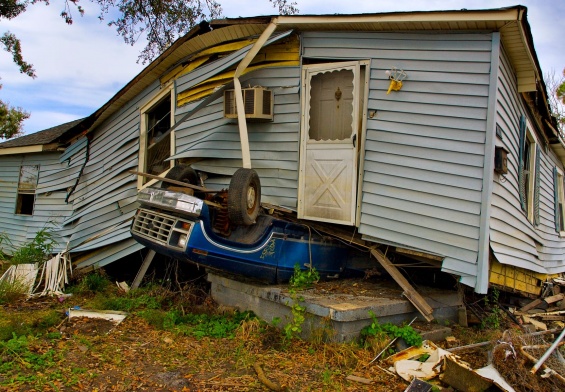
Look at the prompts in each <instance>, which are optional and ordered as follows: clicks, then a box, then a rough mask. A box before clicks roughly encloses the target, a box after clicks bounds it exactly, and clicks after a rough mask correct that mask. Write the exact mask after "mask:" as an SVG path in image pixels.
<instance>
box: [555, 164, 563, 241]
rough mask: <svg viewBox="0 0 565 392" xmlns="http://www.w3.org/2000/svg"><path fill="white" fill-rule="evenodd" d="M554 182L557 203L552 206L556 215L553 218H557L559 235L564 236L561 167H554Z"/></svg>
mask: <svg viewBox="0 0 565 392" xmlns="http://www.w3.org/2000/svg"><path fill="white" fill-rule="evenodd" d="M554 180H555V183H554V184H553V186H556V187H557V195H556V200H555V201H554V202H557V205H556V206H555V208H554V211H555V213H556V216H555V217H554V219H555V220H557V219H559V231H558V233H559V236H560V237H565V227H564V226H565V174H564V172H563V170H562V169H560V168H558V167H555V178H554Z"/></svg>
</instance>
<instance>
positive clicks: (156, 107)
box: [0, 6, 565, 293]
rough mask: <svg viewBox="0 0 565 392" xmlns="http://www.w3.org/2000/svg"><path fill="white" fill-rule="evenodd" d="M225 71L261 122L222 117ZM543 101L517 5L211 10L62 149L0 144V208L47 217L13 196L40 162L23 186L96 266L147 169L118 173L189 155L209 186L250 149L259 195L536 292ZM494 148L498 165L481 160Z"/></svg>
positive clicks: (556, 245) (456, 270)
mask: <svg viewBox="0 0 565 392" xmlns="http://www.w3.org/2000/svg"><path fill="white" fill-rule="evenodd" d="M242 64H244V65H242ZM238 66H239V68H238ZM401 71H402V72H403V74H402V76H401V78H403V81H402V82H403V85H402V88H401V89H400V90H398V91H394V90H391V91H389V88H390V83H391V81H390V75H391V74H392V75H395V72H401ZM234 77H236V78H237V79H238V80H239V81H240V82H241V84H242V85H243V86H244V87H248V88H250V89H249V90H246V91H248V92H249V94H260V93H259V91H263V89H267V90H268V93H267V94H268V95H269V96H270V99H267V101H266V102H268V103H269V105H268V107H267V106H264V107H262V108H261V109H260V114H261V115H265V114H269V113H267V112H268V111H269V110H272V120H270V121H255V122H254V121H252V120H250V121H249V122H248V123H247V124H246V127H245V128H244V129H242V128H241V122H240V126H239V127H238V123H237V121H236V120H235V119H233V118H231V117H233V116H231V117H230V116H226V115H225V114H226V110H227V111H228V112H230V110H232V109H233V108H232V106H231V105H233V103H232V102H231V101H230V100H229V99H228V98H229V97H233V95H230V94H232V93H231V92H230V91H229V90H231V89H233V88H234V85H233V82H234ZM254 87H260V88H255V89H253V88H254ZM261 94H262V93H261ZM258 96H259V95H253V97H258ZM546 98H547V95H546V91H545V85H544V82H543V79H542V77H541V70H540V67H539V64H538V61H537V57H536V54H535V50H534V46H533V39H532V36H531V32H530V29H529V25H528V22H527V17H526V9H525V7H522V6H516V7H511V8H504V9H495V10H477V11H467V10H463V11H441V12H407V13H386V14H363V15H331V16H327V15H310V16H280V17H257V18H241V19H226V20H219V21H213V22H211V24H210V25H207V24H202V25H200V26H197V27H195V28H194V29H193V30H192V31H191V32H190V33H189V34H187V35H186V36H185V37H183V38H181V39H179V40H178V41H177V42H176V43H175V44H174V45H173V46H171V47H170V48H169V49H168V50H167V51H165V52H164V53H163V54H162V55H161V56H160V57H159V58H157V59H156V60H155V61H154V62H152V63H151V64H150V65H149V66H148V67H147V68H146V69H145V70H143V71H142V72H141V73H140V74H139V75H138V76H137V77H136V78H135V79H134V80H132V81H131V82H130V83H129V84H128V85H126V86H125V87H124V88H123V89H122V90H120V91H119V92H118V93H117V94H116V95H115V96H114V97H113V98H112V99H111V100H110V101H109V102H108V103H106V104H105V105H104V106H103V107H102V108H100V109H99V110H97V111H96V112H95V113H93V114H92V115H91V116H89V117H88V118H86V119H84V120H83V121H81V122H80V124H79V125H76V126H75V127H74V128H71V129H70V130H68V131H67V133H64V136H65V137H64V138H63V139H64V140H63V141H62V144H61V147H62V148H65V150H64V152H59V153H56V152H55V153H52V154H51V155H41V156H39V155H37V156H36V155H34V154H35V153H32V152H27V151H24V150H15V149H12V148H13V147H10V146H9V145H8V146H7V145H6V143H4V144H0V148H1V149H0V162H2V167H4V163H3V162H4V160H5V162H12V163H11V166H12V171H11V176H10V177H6V181H10V184H11V185H10V186H11V188H10V189H11V191H9V192H4V193H2V194H1V197H2V199H1V200H0V203H3V204H2V205H3V206H4V207H3V209H2V213H3V214H4V215H3V218H5V221H6V222H20V221H21V222H25V224H26V225H28V226H30V227H31V225H32V224H33V225H36V227H37V226H41V225H42V224H43V222H44V221H45V219H44V218H40V216H36V215H35V211H36V210H34V214H33V215H31V216H26V217H23V218H22V217H21V216H20V215H22V214H21V213H18V210H17V208H16V207H14V205H16V204H15V203H14V198H15V197H17V194H18V193H17V192H16V191H15V190H16V189H17V188H18V185H17V183H18V180H16V177H18V174H17V173H19V170H20V169H19V167H18V166H21V167H24V166H26V165H27V163H28V162H30V165H31V166H34V165H37V163H34V162H38V163H40V169H39V170H38V174H37V176H38V178H39V180H38V184H41V186H38V188H37V189H36V191H35V194H36V195H37V196H36V200H41V201H43V200H45V201H47V200H49V201H50V202H52V203H53V205H56V206H59V205H60V211H58V213H60V214H61V216H60V217H59V218H58V220H57V225H58V226H57V227H58V232H59V233H60V235H61V238H62V240H63V241H62V243H61V246H63V245H64V246H68V248H69V249H70V251H71V253H75V254H76V257H73V260H74V262H75V264H77V266H78V267H82V268H86V267H92V266H103V265H105V264H108V263H110V262H113V261H115V260H117V259H119V258H121V257H124V256H126V255H128V254H131V253H133V252H136V251H138V250H140V248H141V247H140V245H138V244H137V243H135V242H134V241H133V240H132V239H131V238H130V237H129V231H128V230H129V224H130V220H131V217H132V216H133V214H134V212H135V208H136V203H135V195H136V192H137V190H138V189H139V188H141V187H144V186H149V185H151V184H154V183H155V182H156V181H155V180H147V179H143V177H138V176H136V175H134V174H132V173H131V172H129V171H130V170H131V169H136V170H139V171H142V172H148V173H152V174H155V175H164V174H165V173H166V171H167V170H168V169H169V168H170V167H171V166H172V165H173V164H174V163H175V162H177V163H178V162H185V163H190V164H192V166H193V168H195V169H197V170H199V171H201V172H203V173H205V174H206V176H207V180H206V186H207V187H209V188H216V189H221V188H226V187H227V185H228V183H229V180H230V176H231V175H232V174H233V173H234V172H235V170H237V168H239V167H242V166H245V164H246V160H249V161H250V164H251V167H253V168H254V169H255V170H256V171H257V172H258V174H259V177H260V179H261V184H262V200H263V202H266V203H270V204H273V205H278V206H281V207H285V208H289V209H292V210H296V211H297V214H298V217H299V218H304V219H307V220H310V221H321V222H326V223H330V224H336V225H339V227H340V228H344V227H345V228H349V229H350V230H351V232H356V233H358V234H359V235H361V236H362V238H363V239H364V240H366V241H367V242H368V244H381V245H387V246H389V247H390V249H391V251H395V250H398V251H402V252H404V253H406V252H413V253H417V254H419V255H420V256H423V257H427V259H428V260H432V259H434V260H440V261H441V268H442V270H443V271H445V272H447V273H451V274H454V275H456V276H458V277H460V281H461V282H462V283H464V284H466V285H468V286H471V287H473V288H474V289H475V291H477V292H480V293H484V292H486V290H487V288H488V286H489V280H492V281H493V283H495V284H500V285H503V286H507V287H508V286H510V287H511V285H512V284H515V282H514V283H511V284H509V283H508V281H506V280H504V279H506V278H505V277H507V274H506V272H505V271H506V267H501V266H507V267H508V268H509V269H510V270H512V271H513V273H515V272H516V271H518V272H520V273H523V274H525V275H526V276H527V277H528V279H529V278H531V279H533V282H534V283H533V285H534V287H537V289H539V288H540V286H539V282H541V281H542V280H543V277H544V276H545V275H546V274H553V273H560V272H563V271H564V270H565V262H564V260H563V249H564V247H565V242H563V241H562V239H561V234H562V233H563V227H564V226H565V225H564V224H563V218H562V217H563V209H562V205H563V198H564V197H563V173H564V171H563V158H564V157H565V154H564V152H565V150H564V149H563V143H562V141H561V138H560V136H559V135H558V133H557V131H556V130H555V122H554V120H553V119H552V117H551V115H550V113H549V109H548V106H547V99H546ZM271 105H272V106H271ZM250 110H252V111H253V110H259V109H257V108H256V107H254V108H253V109H250ZM246 111H247V110H246ZM231 113H233V112H231ZM228 114H229V113H228ZM256 120H257V119H256ZM258 120H261V119H258ZM263 120H264V119H263ZM171 128H172V129H173V130H172V131H171V132H169V130H170V129H171ZM242 135H243V136H245V137H246V138H247V139H248V143H246V141H245V140H244V138H242ZM17 140H19V139H17ZM13 142H16V140H15V141H13ZM8 143H10V142H8ZM247 146H248V150H249V153H247V152H246V151H247V150H246V148H247ZM496 147H501V149H498V151H499V152H498V153H500V154H502V152H501V151H505V152H507V161H506V162H507V170H504V169H502V168H500V167H498V168H496V169H497V170H496V171H495V155H496V154H497V148H496ZM497 157H498V156H497ZM38 159H40V160H41V162H43V160H45V161H46V162H47V161H48V160H49V159H51V160H56V163H53V165H54V166H49V165H47V166H46V165H44V164H41V162H40V161H39V160H38ZM18 162H21V163H19V164H18ZM53 162H55V161H53ZM24 163H25V165H24ZM44 167H46V168H48V169H49V170H46V171H44V169H43V168H44ZM34 170H35V169H34ZM2 180H4V177H3V178H2ZM19 182H21V181H19ZM63 196H64V197H63ZM57 197H58V198H57ZM57 208H59V207H57ZM37 211H38V212H39V210H37ZM5 225H6V226H10V225H11V223H6V224H5ZM0 229H3V228H0ZM26 230H27V229H25V230H24V229H22V230H20V231H16V230H13V229H12V232H11V233H13V235H14V236H16V237H17V238H18V240H20V239H23V238H24V237H23V236H22V233H24V232H26ZM26 235H27V236H28V237H26V238H29V235H28V234H27V233H26ZM492 266H497V268H498V269H497V271H498V272H497V274H495V275H496V276H494V275H492V274H491V273H490V270H491V267H492ZM536 273H539V274H542V275H541V276H537V275H535V274H536ZM500 277H502V278H501V279H502V280H500V279H499V278H500ZM534 290H535V288H534Z"/></svg>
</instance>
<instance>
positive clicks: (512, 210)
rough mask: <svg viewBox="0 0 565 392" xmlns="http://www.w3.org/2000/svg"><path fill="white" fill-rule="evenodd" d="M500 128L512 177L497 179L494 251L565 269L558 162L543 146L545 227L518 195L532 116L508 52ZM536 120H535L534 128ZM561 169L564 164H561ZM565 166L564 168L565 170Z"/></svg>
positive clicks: (547, 269)
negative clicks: (522, 122) (522, 133)
mask: <svg viewBox="0 0 565 392" xmlns="http://www.w3.org/2000/svg"><path fill="white" fill-rule="evenodd" d="M497 103H498V105H497V125H498V126H499V128H500V129H501V131H502V135H501V137H499V138H497V145H501V146H504V147H505V148H506V149H507V150H508V151H509V154H508V174H506V175H504V176H495V179H494V181H495V182H494V187H493V197H492V213H491V221H490V230H491V233H490V239H491V247H492V249H493V252H494V255H495V257H496V258H497V260H498V261H500V262H501V263H503V264H509V265H513V266H516V267H520V268H525V269H528V270H532V271H536V272H540V273H558V272H563V271H565V241H563V240H562V239H561V238H560V237H559V235H558V233H556V232H555V228H554V227H555V226H554V220H555V216H554V199H553V197H554V196H553V167H554V166H555V165H556V163H555V162H558V160H556V159H555V157H553V156H550V155H551V154H553V153H552V152H551V151H547V152H546V151H544V148H541V153H542V155H541V162H540V173H539V174H540V184H541V187H540V224H539V225H538V226H535V225H534V224H533V223H531V222H530V221H528V219H527V217H526V215H525V213H524V212H523V211H522V208H521V206H520V200H519V191H518V165H519V163H518V154H519V153H518V149H519V147H518V144H519V140H518V129H519V119H520V116H521V115H522V114H525V115H526V116H527V113H528V112H529V111H528V110H527V109H526V108H525V106H524V103H523V101H522V100H521V97H520V94H519V93H518V89H517V81H516V77H515V76H514V74H513V71H512V68H511V66H510V64H509V61H508V58H507V56H506V54H505V53H504V51H503V52H502V54H501V59H500V72H499V80H498V94H497ZM534 123H535V122H533V121H531V120H530V125H532V126H533V124H534ZM559 166H561V164H559ZM561 168H562V167H561Z"/></svg>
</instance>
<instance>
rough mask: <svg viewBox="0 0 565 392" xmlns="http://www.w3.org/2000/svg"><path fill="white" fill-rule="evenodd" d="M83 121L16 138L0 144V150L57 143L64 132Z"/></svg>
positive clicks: (75, 121) (79, 120)
mask: <svg viewBox="0 0 565 392" xmlns="http://www.w3.org/2000/svg"><path fill="white" fill-rule="evenodd" d="M82 120H83V119H82V118H81V119H78V120H74V121H70V122H68V123H65V124H61V125H57V126H55V127H52V128H48V129H45V130H43V131H39V132H35V133H32V134H29V135H24V136H20V137H18V138H15V139H12V140H8V141H5V142H3V143H0V148H11V147H26V146H35V145H38V144H39V145H40V144H49V143H53V142H55V141H57V139H59V138H60V137H61V136H62V135H63V134H64V133H65V132H67V131H68V130H69V129H71V128H73V127H74V126H75V125H77V124H79V123H80V122H81V121H82Z"/></svg>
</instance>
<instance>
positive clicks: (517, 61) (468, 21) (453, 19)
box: [88, 5, 556, 136]
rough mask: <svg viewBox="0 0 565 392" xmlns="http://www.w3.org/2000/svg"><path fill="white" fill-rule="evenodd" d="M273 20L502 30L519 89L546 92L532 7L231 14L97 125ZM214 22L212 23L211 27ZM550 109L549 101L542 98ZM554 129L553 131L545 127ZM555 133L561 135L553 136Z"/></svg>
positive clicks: (109, 108) (108, 108)
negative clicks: (203, 55)
mask: <svg viewBox="0 0 565 392" xmlns="http://www.w3.org/2000/svg"><path fill="white" fill-rule="evenodd" d="M270 23H275V24H276V26H277V31H281V30H289V29H293V30H297V31H313V30H316V31H323V30H333V31H340V30H341V31H383V32H384V31H462V32H465V31H498V32H500V34H501V40H502V42H503V45H504V47H505V49H506V51H507V52H508V55H509V57H510V60H511V63H512V65H513V67H514V68H515V70H516V73H517V76H518V89H519V91H520V92H532V91H533V92H535V91H537V92H540V91H541V93H542V95H543V96H544V97H547V93H546V89H545V84H544V82H543V78H542V76H541V67H540V66H539V62H538V59H537V55H536V53H535V49H534V45H533V38H532V35H531V31H530V26H529V23H528V21H527V8H526V7H524V6H520V5H518V6H513V7H508V8H498V9H485V10H465V9H463V10H456V11H417V12H390V13H372V14H351V15H343V14H334V15H292V16H278V15H274V16H258V17H247V18H233V19H232V18H226V19H219V20H214V21H211V22H210V24H209V25H208V24H205V25H203V24H201V25H199V26H196V27H195V28H193V29H192V30H191V31H190V32H189V33H188V34H186V35H185V36H183V37H181V38H180V39H179V40H177V41H176V42H175V43H174V44H173V45H172V46H171V47H170V48H168V49H167V50H166V51H165V52H163V53H162V54H161V55H160V56H159V57H158V58H157V59H156V60H154V61H153V62H152V63H151V64H150V65H149V66H148V67H147V68H145V69H144V70H143V71H141V72H140V73H139V74H138V75H137V76H136V77H135V78H134V79H133V80H132V81H131V82H129V83H128V84H127V85H126V86H125V87H124V88H122V89H121V90H120V91H119V92H118V93H117V94H116V95H115V96H114V97H113V98H112V99H111V100H110V101H108V102H107V103H106V104H105V105H104V106H103V107H101V108H100V109H98V110H97V111H96V112H95V113H93V114H92V115H91V116H90V117H89V118H88V125H89V126H90V127H91V128H95V127H96V126H97V125H99V124H100V123H101V122H103V121H104V120H105V119H107V118H108V117H109V116H110V115H111V114H113V113H114V112H116V111H117V110H118V109H119V108H120V107H121V106H122V105H123V104H125V103H126V102H128V101H129V100H130V99H132V98H133V97H135V96H136V95H137V94H139V93H140V92H141V91H143V90H144V89H145V88H147V87H148V86H149V85H150V84H151V83H153V82H154V81H155V80H157V79H158V78H160V77H161V76H163V75H164V74H165V73H166V72H168V71H170V70H171V69H172V68H173V67H174V66H176V65H178V64H179V63H182V62H186V61H189V60H190V58H191V57H192V56H195V55H196V54H198V52H200V51H202V50H204V49H206V48H210V47H212V46H214V45H217V44H219V43H223V42H229V41H233V40H237V39H241V38H245V37H250V36H254V35H260V34H261V33H262V32H263V31H264V30H265V29H266V28H267V26H268V25H269V24H270ZM210 27H211V28H212V29H211V30H210ZM539 101H541V102H542V105H545V108H543V107H542V108H539V109H542V113H543V115H546V114H548V113H549V110H548V109H547V104H546V102H547V100H546V99H543V100H539ZM546 131H547V132H549V133H552V134H553V133H554V132H553V131H551V130H546ZM553 136H556V135H553Z"/></svg>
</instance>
